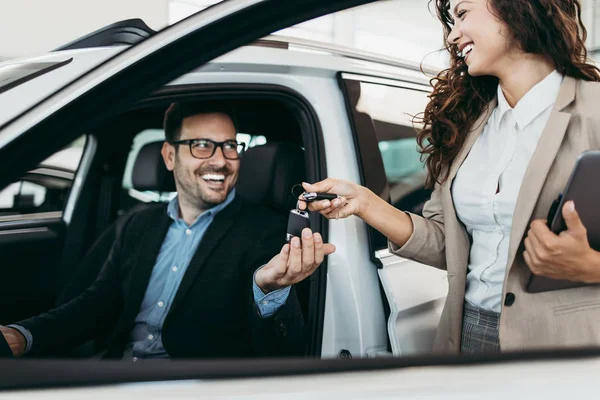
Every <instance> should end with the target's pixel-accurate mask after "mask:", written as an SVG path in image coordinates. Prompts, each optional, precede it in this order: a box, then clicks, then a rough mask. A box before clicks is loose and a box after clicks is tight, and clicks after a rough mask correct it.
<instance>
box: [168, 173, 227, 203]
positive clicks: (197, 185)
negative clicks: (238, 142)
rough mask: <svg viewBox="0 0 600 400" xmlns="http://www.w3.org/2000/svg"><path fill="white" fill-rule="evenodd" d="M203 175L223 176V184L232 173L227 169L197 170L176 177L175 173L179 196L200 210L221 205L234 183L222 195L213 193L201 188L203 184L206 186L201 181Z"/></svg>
mask: <svg viewBox="0 0 600 400" xmlns="http://www.w3.org/2000/svg"><path fill="white" fill-rule="evenodd" d="M176 171H177V169H176ZM174 172H175V171H174ZM204 174H222V175H224V176H225V180H224V183H225V182H227V180H228V179H231V176H232V175H233V172H232V171H231V169H229V168H227V167H225V168H218V169H215V168H199V169H197V170H196V171H195V172H194V173H193V174H191V175H187V174H185V175H184V176H178V175H179V173H177V172H175V180H176V181H177V184H178V185H177V186H178V189H179V190H178V191H179V196H182V195H183V196H184V197H185V200H186V201H187V202H188V203H190V205H195V206H196V207H198V208H201V209H209V208H212V207H215V206H217V205H219V204H221V203H223V202H224V201H225V200H226V199H227V196H228V195H229V193H231V191H232V190H233V188H234V184H235V182H231V186H229V187H227V189H226V192H225V193H224V194H220V193H215V192H212V191H211V190H210V189H208V188H206V187H205V186H204V187H203V183H204V184H207V182H206V181H204V180H203V179H202V175H204Z"/></svg>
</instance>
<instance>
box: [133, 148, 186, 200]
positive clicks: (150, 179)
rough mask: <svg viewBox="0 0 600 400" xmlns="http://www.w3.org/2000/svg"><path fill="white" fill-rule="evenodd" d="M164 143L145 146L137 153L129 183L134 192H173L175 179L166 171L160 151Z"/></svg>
mask: <svg viewBox="0 0 600 400" xmlns="http://www.w3.org/2000/svg"><path fill="white" fill-rule="evenodd" d="M163 143H164V142H152V143H147V144H145V145H144V146H143V147H142V148H141V149H140V151H139V153H138V155H137V158H136V160H135V164H133V172H132V176H131V183H132V184H133V188H134V189H135V190H139V191H144V190H151V191H156V192H174V191H175V190H176V189H175V179H173V173H172V172H171V171H169V170H168V169H167V167H166V166H165V162H164V160H163V158H162V155H161V153H160V150H161V148H162V146H163Z"/></svg>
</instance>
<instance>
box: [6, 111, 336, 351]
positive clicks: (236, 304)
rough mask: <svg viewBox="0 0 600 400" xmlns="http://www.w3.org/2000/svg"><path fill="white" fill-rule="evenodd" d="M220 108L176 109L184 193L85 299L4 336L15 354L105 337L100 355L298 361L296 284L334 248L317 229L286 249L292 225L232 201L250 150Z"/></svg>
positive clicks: (126, 232) (147, 217)
mask: <svg viewBox="0 0 600 400" xmlns="http://www.w3.org/2000/svg"><path fill="white" fill-rule="evenodd" d="M236 133H237V127H236V125H235V118H234V117H233V116H232V114H231V113H230V112H229V110H228V109H227V108H226V107H224V106H223V105H212V106H208V105H206V104H200V103H191V104H173V105H172V106H171V107H170V108H169V110H168V111H167V113H166V115H165V136H166V142H165V143H164V145H163V148H162V156H163V159H164V162H165V164H166V166H167V168H168V169H169V170H171V171H173V174H174V178H175V185H176V188H177V196H176V197H175V198H174V199H173V200H172V201H171V202H170V203H169V204H168V206H166V205H160V204H159V205H155V206H150V207H149V208H147V209H144V210H142V211H139V212H136V213H134V214H133V215H132V216H131V217H130V218H129V219H128V220H127V222H126V223H125V224H124V225H123V226H122V227H121V229H119V232H118V233H117V238H116V240H115V243H114V245H113V247H112V249H111V252H110V255H109V257H108V260H107V261H106V263H105V264H104V266H103V268H102V271H101V272H100V274H99V276H98V278H97V279H96V280H95V282H94V283H93V284H92V285H91V286H90V287H89V288H88V289H87V290H86V291H84V292H83V293H82V294H81V295H79V296H77V297H76V298H74V299H73V300H71V301H69V302H68V303H66V304H65V305H63V306H61V307H58V308H55V309H53V310H51V311H49V312H48V313H45V314H42V315H40V316H37V317H33V318H30V319H27V320H24V321H20V322H18V323H16V324H14V325H9V326H8V327H1V328H0V330H1V332H2V334H3V335H4V337H5V339H6V340H7V342H8V344H9V346H10V348H11V350H12V352H13V354H14V355H15V356H21V355H23V354H30V355H32V356H35V355H43V354H45V353H48V352H52V351H55V350H56V349H60V348H65V347H72V346H75V345H78V344H81V343H84V342H86V341H88V340H91V339H93V338H96V337H98V336H100V335H102V334H103V333H105V334H106V336H107V337H108V338H107V340H106V341H105V344H106V352H105V354H104V357H108V358H121V357H123V356H125V357H130V358H131V359H132V360H133V361H137V360H138V359H139V358H166V357H173V358H175V357H195V358H205V357H244V356H269V355H300V354H302V353H303V347H304V346H303V343H304V332H303V331H304V325H303V318H302V313H301V311H300V308H299V304H298V301H297V299H296V295H295V292H294V290H293V288H292V285H294V284H295V283H298V282H300V281H302V280H303V279H305V278H306V277H307V276H309V275H310V274H311V273H312V272H313V271H314V270H315V269H316V268H317V267H318V265H319V264H320V263H321V262H322V261H323V258H324V256H325V255H328V254H331V253H332V252H333V251H334V250H335V249H334V247H333V246H332V245H330V244H324V243H323V242H322V239H321V236H320V235H319V234H318V233H315V234H312V232H310V230H308V229H307V230H305V232H303V237H302V238H301V239H299V238H294V239H293V240H292V242H291V245H289V244H285V245H284V246H283V247H281V246H282V244H283V242H284V240H283V238H284V237H285V226H286V224H285V221H282V220H281V217H279V216H276V215H274V214H272V213H270V212H269V211H267V210H265V209H262V208H260V207H256V206H254V205H252V206H251V205H249V204H246V203H245V202H244V200H242V199H241V198H239V197H237V196H236V195H235V189H234V188H235V184H236V181H237V177H238V172H239V166H240V156H241V153H242V152H243V145H242V144H239V143H237V142H236Z"/></svg>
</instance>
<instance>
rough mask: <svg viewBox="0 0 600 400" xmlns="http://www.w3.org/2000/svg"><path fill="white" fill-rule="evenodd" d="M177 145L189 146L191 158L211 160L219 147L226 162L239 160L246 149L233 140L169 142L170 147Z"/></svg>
mask: <svg viewBox="0 0 600 400" xmlns="http://www.w3.org/2000/svg"><path fill="white" fill-rule="evenodd" d="M179 144H186V145H188V146H190V153H192V156H193V157H194V158H199V159H207V158H211V157H212V156H213V155H214V154H215V151H216V150H217V147H220V148H221V151H222V152H223V157H225V158H226V159H228V160H239V158H240V157H241V156H242V154H243V153H244V149H245V148H246V144H245V143H241V142H237V141H235V140H227V141H225V142H215V141H214V140H210V139H187V140H176V141H174V142H171V145H179Z"/></svg>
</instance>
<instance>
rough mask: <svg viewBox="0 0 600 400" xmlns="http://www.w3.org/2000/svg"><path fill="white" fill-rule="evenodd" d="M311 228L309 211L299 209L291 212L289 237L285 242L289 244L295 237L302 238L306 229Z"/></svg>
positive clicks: (287, 236) (288, 227)
mask: <svg viewBox="0 0 600 400" xmlns="http://www.w3.org/2000/svg"><path fill="white" fill-rule="evenodd" d="M309 227H310V220H309V214H308V211H302V210H300V209H298V208H296V209H294V210H291V211H290V215H289V217H288V226H287V235H286V237H285V240H286V241H287V242H288V243H289V242H290V241H291V240H292V238H293V237H294V236H297V237H301V236H302V231H303V230H304V228H309Z"/></svg>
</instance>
